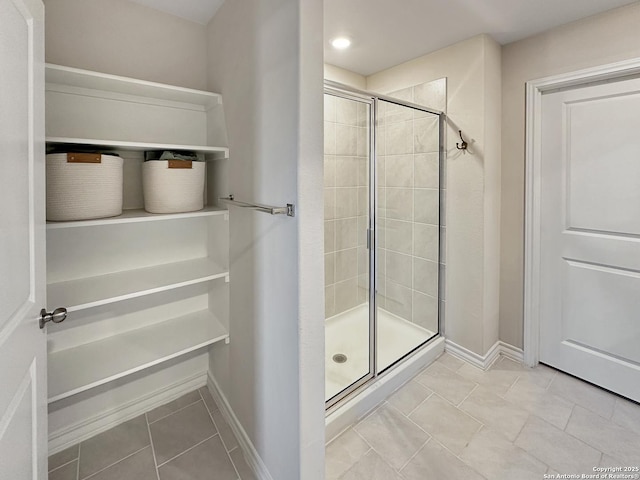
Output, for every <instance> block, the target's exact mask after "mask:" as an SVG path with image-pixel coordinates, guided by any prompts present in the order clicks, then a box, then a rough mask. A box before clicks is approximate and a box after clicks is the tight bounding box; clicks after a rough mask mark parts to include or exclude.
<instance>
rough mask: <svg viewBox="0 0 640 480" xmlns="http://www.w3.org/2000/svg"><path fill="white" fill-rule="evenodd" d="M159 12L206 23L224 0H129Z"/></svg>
mask: <svg viewBox="0 0 640 480" xmlns="http://www.w3.org/2000/svg"><path fill="white" fill-rule="evenodd" d="M131 1H132V2H135V3H139V4H140V5H144V6H146V7H150V8H153V9H155V10H160V11H161V12H165V13H169V14H171V15H175V16H176V17H182V18H185V19H187V20H191V21H192V22H196V23H200V24H202V25H206V24H207V23H209V20H211V18H212V17H213V16H214V15H215V13H216V12H217V11H218V9H219V8H220V7H221V6H222V4H223V3H224V0H131Z"/></svg>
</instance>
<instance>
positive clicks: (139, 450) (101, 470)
mask: <svg viewBox="0 0 640 480" xmlns="http://www.w3.org/2000/svg"><path fill="white" fill-rule="evenodd" d="M150 447H151V444H149V445H145V446H144V447H142V448H140V449H138V450H136V451H135V452H133V453H130V454H129V455H127V456H126V457H123V458H121V459H120V460H118V461H117V462H113V463H112V464H110V465H107V466H106V467H104V468H101V469H100V470H98V471H97V472H93V473H92V474H91V475H89V476H87V477H84V478H79V479H78V480H87V479H89V478H91V477H95V476H96V475H97V474H99V473H102V472H104V471H105V470H106V469H107V468H111V467H113V466H114V465H117V464H118V463H120V462H123V461H124V460H127V459H128V458H131V457H133V456H134V455H136V454H138V453H140V452H141V451H143V450H144V449H146V448H150ZM78 465H79V463H78Z"/></svg>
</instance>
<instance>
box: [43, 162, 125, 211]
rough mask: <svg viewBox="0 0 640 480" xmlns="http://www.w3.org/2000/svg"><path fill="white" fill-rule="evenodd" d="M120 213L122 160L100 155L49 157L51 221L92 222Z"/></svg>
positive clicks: (48, 194)
mask: <svg viewBox="0 0 640 480" xmlns="http://www.w3.org/2000/svg"><path fill="white" fill-rule="evenodd" d="M89 161H90V162H91V163H86V162H89ZM98 161H99V163H97V162H98ZM120 214H122V158H120V157H116V156H114V155H100V154H75V153H54V154H49V155H47V220H50V221H54V222H62V221H69V220H88V219H92V218H104V217H115V216H117V215H120Z"/></svg>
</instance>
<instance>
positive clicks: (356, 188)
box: [324, 78, 446, 332]
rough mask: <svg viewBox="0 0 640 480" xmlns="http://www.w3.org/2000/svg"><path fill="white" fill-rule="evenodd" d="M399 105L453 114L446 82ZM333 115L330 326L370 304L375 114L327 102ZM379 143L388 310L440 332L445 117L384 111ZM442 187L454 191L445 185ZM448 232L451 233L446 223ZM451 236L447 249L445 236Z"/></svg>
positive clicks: (381, 255)
mask: <svg viewBox="0 0 640 480" xmlns="http://www.w3.org/2000/svg"><path fill="white" fill-rule="evenodd" d="M389 96H391V97H395V98H398V99H401V100H406V101H409V102H413V103H416V104H419V105H424V106H427V107H431V108H433V109H436V110H442V111H446V79H444V78H443V79H439V80H435V81H432V82H428V83H424V84H421V85H416V86H414V87H409V88H406V89H403V90H399V91H396V92H392V93H390V94H389ZM324 109H325V123H324V126H325V127H324V131H325V134H324V142H325V143H324V152H325V158H324V166H325V179H324V181H325V311H326V313H325V315H326V317H327V318H328V317H331V316H333V315H337V314H339V313H341V312H344V311H345V310H348V309H350V308H353V307H355V306H357V305H360V304H362V303H365V302H366V301H367V295H368V255H367V250H366V230H367V220H368V205H369V203H368V154H369V151H368V141H369V136H368V133H369V132H368V127H367V125H368V122H369V110H368V106H367V105H365V104H363V103H359V102H354V101H351V100H347V99H342V98H338V97H334V96H331V95H325V106H324ZM376 134H377V154H378V219H377V220H378V248H379V250H378V305H379V306H380V307H381V308H384V309H386V310H387V311H389V312H391V313H393V314H395V315H397V316H399V317H401V318H403V319H405V320H407V321H410V322H413V323H416V324H418V325H420V326H422V327H424V328H427V329H428V330H431V331H432V332H436V331H437V330H438V317H437V315H438V298H437V297H438V268H439V265H438V233H439V230H438V228H439V227H438V225H439V196H438V195H439V192H438V175H439V158H438V147H439V130H438V117H437V116H435V115H430V114H425V113H423V112H418V111H415V110H413V109H409V108H407V107H401V106H395V105H391V104H386V103H384V102H380V103H379V111H378V128H377V132H376ZM442 178H444V176H443V177H442ZM442 186H443V188H444V182H443V185H442ZM443 200H444V198H442V201H443ZM442 223H443V225H444V218H442ZM442 232H443V241H444V229H443V230H442ZM443 245H444V243H443ZM443 250H444V249H443V248H441V259H440V260H441V262H442V265H441V275H443V274H444V258H445V257H444V251H443ZM441 296H442V292H441Z"/></svg>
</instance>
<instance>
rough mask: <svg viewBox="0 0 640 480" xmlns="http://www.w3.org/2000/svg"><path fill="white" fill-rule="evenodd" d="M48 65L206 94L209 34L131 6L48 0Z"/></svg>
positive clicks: (122, 0)
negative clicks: (178, 87)
mask: <svg viewBox="0 0 640 480" xmlns="http://www.w3.org/2000/svg"><path fill="white" fill-rule="evenodd" d="M44 3H45V15H46V18H45V33H46V36H45V56H46V61H47V62H49V63H56V64H60V65H66V66H69V67H76V68H84V69H86V70H94V71H97V72H105V73H111V74H114V75H123V76H127V77H133V78H140V79H143V80H149V81H154V82H160V83H167V84H170V85H178V86H182V87H189V88H197V89H204V88H206V80H207V73H206V72H207V69H206V60H205V59H206V28H205V27H204V26H203V25H200V24H197V23H194V22H190V21H188V20H183V19H181V18H178V17H174V16H172V15H168V14H166V13H162V12H159V11H157V10H152V9H150V8H147V7H143V6H141V5H138V4H137V3H133V2H129V1H127V0H109V1H104V0H44Z"/></svg>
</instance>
